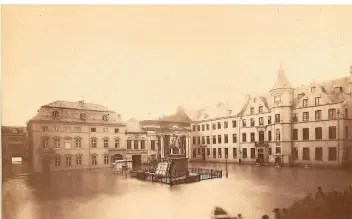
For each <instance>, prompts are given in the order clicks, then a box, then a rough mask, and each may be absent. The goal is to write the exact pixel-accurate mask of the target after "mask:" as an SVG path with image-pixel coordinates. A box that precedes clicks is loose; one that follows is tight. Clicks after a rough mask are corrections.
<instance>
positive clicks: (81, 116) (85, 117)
mask: <svg viewBox="0 0 352 219" xmlns="http://www.w3.org/2000/svg"><path fill="white" fill-rule="evenodd" d="M79 117H80V118H81V120H86V119H87V115H86V114H85V113H81V114H80V115H79Z"/></svg>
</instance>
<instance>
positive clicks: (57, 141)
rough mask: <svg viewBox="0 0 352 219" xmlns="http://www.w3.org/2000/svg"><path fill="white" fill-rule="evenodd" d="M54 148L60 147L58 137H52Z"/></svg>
mask: <svg viewBox="0 0 352 219" xmlns="http://www.w3.org/2000/svg"><path fill="white" fill-rule="evenodd" d="M54 148H55V149H59V148H60V139H58V138H56V139H54Z"/></svg>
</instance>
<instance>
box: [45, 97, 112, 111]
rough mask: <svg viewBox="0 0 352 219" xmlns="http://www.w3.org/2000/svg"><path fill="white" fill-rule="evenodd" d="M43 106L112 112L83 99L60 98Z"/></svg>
mask: <svg viewBox="0 0 352 219" xmlns="http://www.w3.org/2000/svg"><path fill="white" fill-rule="evenodd" d="M43 107H52V108H65V109H79V110H90V111H100V112H112V111H111V110H110V109H108V108H106V107H105V106H102V105H100V104H95V103H85V102H83V101H77V102H72V101H62V100H58V101H55V102H53V103H49V104H47V105H44V106H43Z"/></svg>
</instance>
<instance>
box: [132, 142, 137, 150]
mask: <svg viewBox="0 0 352 219" xmlns="http://www.w3.org/2000/svg"><path fill="white" fill-rule="evenodd" d="M133 149H135V150H138V140H134V141H133Z"/></svg>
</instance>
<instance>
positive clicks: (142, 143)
mask: <svg viewBox="0 0 352 219" xmlns="http://www.w3.org/2000/svg"><path fill="white" fill-rule="evenodd" d="M141 149H142V150H145V140H141Z"/></svg>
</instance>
